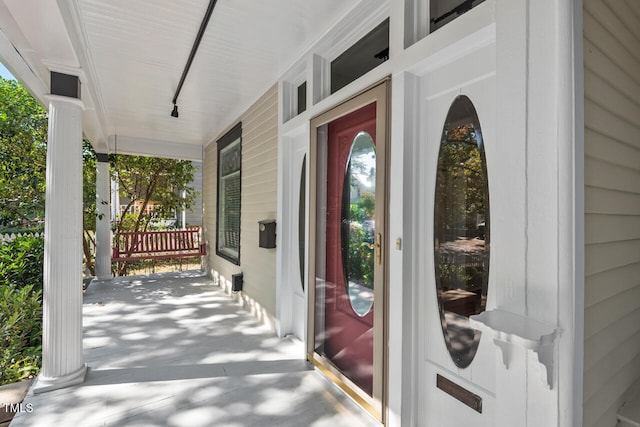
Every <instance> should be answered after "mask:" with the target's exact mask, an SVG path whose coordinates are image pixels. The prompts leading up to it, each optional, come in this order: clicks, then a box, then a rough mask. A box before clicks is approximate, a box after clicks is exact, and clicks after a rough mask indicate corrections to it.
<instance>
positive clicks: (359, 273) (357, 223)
mask: <svg viewBox="0 0 640 427" xmlns="http://www.w3.org/2000/svg"><path fill="white" fill-rule="evenodd" d="M375 202H376V146H375V143H374V141H373V138H371V135H369V134H368V133H367V132H364V131H362V132H359V133H358V134H357V135H356V137H355V138H354V139H353V142H352V144H351V149H350V151H349V157H348V160H347V167H346V170H345V177H344V184H343V190H342V215H341V217H342V218H341V219H342V221H341V223H342V225H341V227H342V228H341V241H342V245H341V249H342V265H343V269H344V277H345V285H346V287H347V294H348V295H349V301H350V303H351V308H353V311H354V312H355V313H356V314H357V315H358V316H361V317H362V316H365V315H366V314H367V313H368V312H369V310H371V306H372V305H373V277H374V276H373V270H374V260H375V235H376V233H375V204H376V203H375Z"/></svg>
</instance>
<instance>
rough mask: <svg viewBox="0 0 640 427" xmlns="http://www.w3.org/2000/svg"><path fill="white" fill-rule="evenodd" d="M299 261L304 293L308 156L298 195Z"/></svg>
mask: <svg viewBox="0 0 640 427" xmlns="http://www.w3.org/2000/svg"><path fill="white" fill-rule="evenodd" d="M298 196H299V197H298V261H299V264H298V266H299V268H300V284H301V285H302V290H303V291H304V249H305V246H306V241H305V232H306V229H307V223H306V214H307V155H306V154H305V155H304V157H303V158H302V172H300V194H299V195H298Z"/></svg>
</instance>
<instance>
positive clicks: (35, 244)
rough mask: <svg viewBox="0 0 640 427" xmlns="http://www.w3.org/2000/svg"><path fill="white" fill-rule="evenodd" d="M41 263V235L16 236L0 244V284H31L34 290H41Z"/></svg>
mask: <svg viewBox="0 0 640 427" xmlns="http://www.w3.org/2000/svg"><path fill="white" fill-rule="evenodd" d="M43 264H44V239H43V238H42V237H30V236H25V237H18V238H16V239H15V240H14V241H13V242H10V243H8V244H6V245H3V246H0V286H1V285H4V286H14V287H17V288H22V287H24V286H27V285H31V286H32V287H33V289H34V290H35V291H39V290H42V280H43V277H42V275H43V272H42V268H43Z"/></svg>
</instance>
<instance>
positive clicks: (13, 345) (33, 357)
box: [0, 285, 42, 385]
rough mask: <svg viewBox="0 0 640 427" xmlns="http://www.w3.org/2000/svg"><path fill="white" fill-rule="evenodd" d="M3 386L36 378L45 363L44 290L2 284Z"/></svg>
mask: <svg viewBox="0 0 640 427" xmlns="http://www.w3.org/2000/svg"><path fill="white" fill-rule="evenodd" d="M0 343H1V344H2V345H0V374H1V376H0V385H2V384H9V383H13V382H17V381H22V380H25V379H28V378H33V377H35V376H36V375H37V374H38V372H39V371H40V365H41V360H42V291H34V289H33V287H32V286H31V285H26V286H24V287H22V288H20V289H18V288H15V287H13V286H6V285H0Z"/></svg>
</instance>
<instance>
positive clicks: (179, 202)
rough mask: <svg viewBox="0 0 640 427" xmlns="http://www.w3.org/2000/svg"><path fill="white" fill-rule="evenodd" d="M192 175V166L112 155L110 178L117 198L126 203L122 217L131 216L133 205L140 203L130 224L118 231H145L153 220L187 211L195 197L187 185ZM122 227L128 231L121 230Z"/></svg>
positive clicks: (182, 161) (153, 158)
mask: <svg viewBox="0 0 640 427" xmlns="http://www.w3.org/2000/svg"><path fill="white" fill-rule="evenodd" d="M194 171H195V167H194V166H193V165H192V164H191V162H188V161H185V160H176V159H162V158H156V157H143V156H126V155H112V156H111V174H112V178H113V179H116V180H117V181H118V185H119V188H120V196H122V197H125V198H126V199H128V200H129V203H128V204H127V205H126V206H125V209H124V212H123V216H126V215H127V214H130V213H134V206H135V203H136V202H139V203H141V209H140V210H139V212H135V214H136V220H135V221H134V222H133V224H130V223H129V222H128V221H123V222H119V223H118V230H117V231H142V230H146V229H147V228H148V226H149V223H150V221H151V220H152V219H154V218H163V217H164V218H166V217H169V216H173V215H174V213H175V211H177V210H180V209H183V208H184V209H190V208H191V204H192V203H193V201H194V200H195V198H196V196H197V193H196V192H195V190H194V189H193V187H192V186H191V185H190V184H191V182H192V181H193V173H194ZM183 192H184V193H185V194H186V195H185V197H183V195H182V193H183ZM151 203H153V205H154V210H153V212H152V213H147V212H146V208H147V206H149V205H150V204H151ZM121 224H122V226H121ZM125 226H126V227H127V228H123V227H125Z"/></svg>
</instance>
